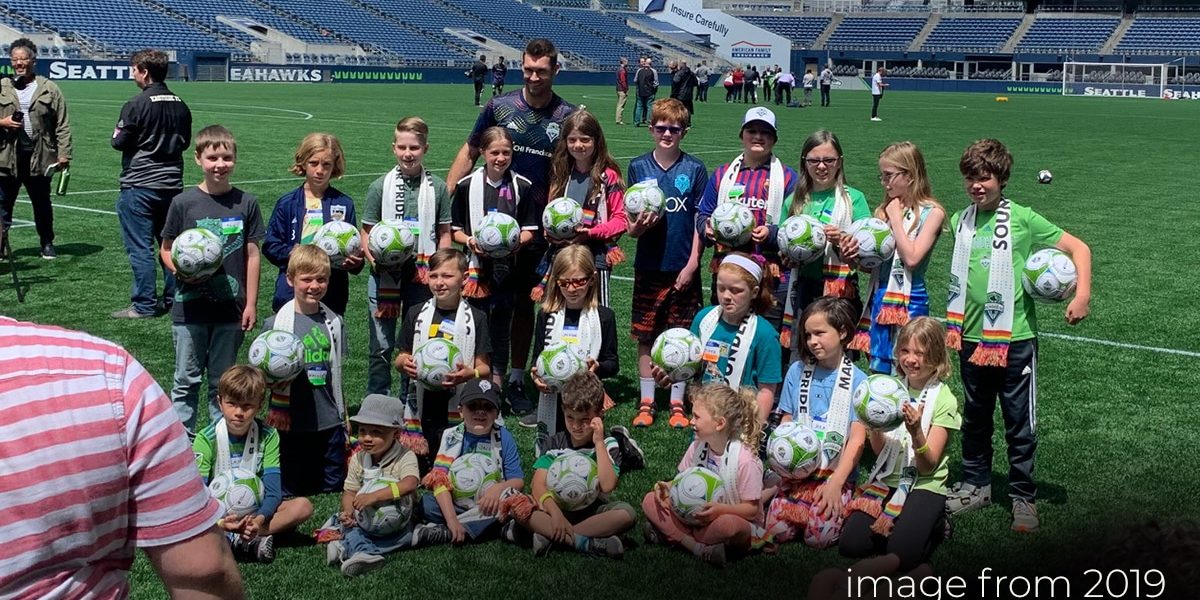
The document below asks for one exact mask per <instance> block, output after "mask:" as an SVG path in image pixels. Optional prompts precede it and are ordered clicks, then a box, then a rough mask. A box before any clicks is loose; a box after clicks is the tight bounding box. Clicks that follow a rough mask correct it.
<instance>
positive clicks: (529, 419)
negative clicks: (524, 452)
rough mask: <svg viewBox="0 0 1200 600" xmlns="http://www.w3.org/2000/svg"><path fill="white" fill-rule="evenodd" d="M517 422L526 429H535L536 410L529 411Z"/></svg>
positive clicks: (536, 423)
mask: <svg viewBox="0 0 1200 600" xmlns="http://www.w3.org/2000/svg"><path fill="white" fill-rule="evenodd" d="M517 424H518V425H520V426H521V427H526V428H528V429H537V426H538V416H537V411H534V412H531V413H529V414H527V415H525V416H523V417H521V420H520V421H518V422H517Z"/></svg>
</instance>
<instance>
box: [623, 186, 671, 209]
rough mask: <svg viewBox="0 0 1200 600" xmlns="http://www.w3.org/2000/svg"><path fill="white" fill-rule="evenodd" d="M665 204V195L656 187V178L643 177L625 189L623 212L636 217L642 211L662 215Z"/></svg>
mask: <svg viewBox="0 0 1200 600" xmlns="http://www.w3.org/2000/svg"><path fill="white" fill-rule="evenodd" d="M666 206H667V197H666V196H665V195H663V191H662V188H660V187H658V180H657V179H645V180H642V181H639V182H638V183H635V184H633V185H631V186H629V188H628V189H626V190H625V212H626V213H627V214H628V215H629V216H630V218H633V219H636V218H638V215H640V214H642V213H644V212H651V213H654V214H656V215H662V213H663V209H664V208H666Z"/></svg>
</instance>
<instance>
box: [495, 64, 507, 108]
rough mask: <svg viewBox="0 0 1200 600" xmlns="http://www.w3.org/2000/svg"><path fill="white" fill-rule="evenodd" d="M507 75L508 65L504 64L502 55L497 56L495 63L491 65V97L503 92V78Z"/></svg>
mask: <svg viewBox="0 0 1200 600" xmlns="http://www.w3.org/2000/svg"><path fill="white" fill-rule="evenodd" d="M505 77H508V65H506V64H504V57H503V56H497V57H496V64H494V65H492V97H493V98H495V97H496V96H499V95H500V94H503V93H504V78H505Z"/></svg>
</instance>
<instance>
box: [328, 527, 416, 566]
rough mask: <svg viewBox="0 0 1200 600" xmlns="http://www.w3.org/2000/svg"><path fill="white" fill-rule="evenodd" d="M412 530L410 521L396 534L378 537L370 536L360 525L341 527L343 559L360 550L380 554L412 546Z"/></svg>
mask: <svg viewBox="0 0 1200 600" xmlns="http://www.w3.org/2000/svg"><path fill="white" fill-rule="evenodd" d="M412 531H413V528H412V523H411V522H410V523H409V524H408V525H407V526H405V528H404V529H402V530H400V531H399V532H398V533H396V534H393V535H389V536H380V537H371V536H369V535H367V533H366V532H364V531H363V530H362V528H360V527H351V528H350V529H348V530H347V529H342V554H343V559H346V558H350V557H351V556H354V555H355V554H358V553H360V552H362V553H366V554H374V555H376V556H382V555H384V554H387V553H388V552H395V551H396V550H399V549H401V548H408V547H409V546H412Z"/></svg>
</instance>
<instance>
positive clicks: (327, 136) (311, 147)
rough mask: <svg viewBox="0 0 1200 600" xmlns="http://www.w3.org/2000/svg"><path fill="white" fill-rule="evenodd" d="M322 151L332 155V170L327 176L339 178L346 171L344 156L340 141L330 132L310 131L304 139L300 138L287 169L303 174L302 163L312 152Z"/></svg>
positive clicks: (295, 173)
mask: <svg viewBox="0 0 1200 600" xmlns="http://www.w3.org/2000/svg"><path fill="white" fill-rule="evenodd" d="M324 151H328V152H329V153H330V154H332V155H333V172H332V173H330V174H329V178H330V179H341V178H342V175H343V174H344V173H345V172H346V157H345V155H343V154H342V143H341V142H339V141H338V139H337V136H334V135H333V134H332V133H310V134H308V135H306V136H304V139H303V140H300V146H299V147H298V148H296V156H295V160H294V161H293V162H292V167H291V168H290V169H288V170H289V171H291V172H292V174H293V175H300V176H303V175H304V165H305V163H307V162H308V159H310V158H312V157H313V155H314V154H316V153H318V152H324Z"/></svg>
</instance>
